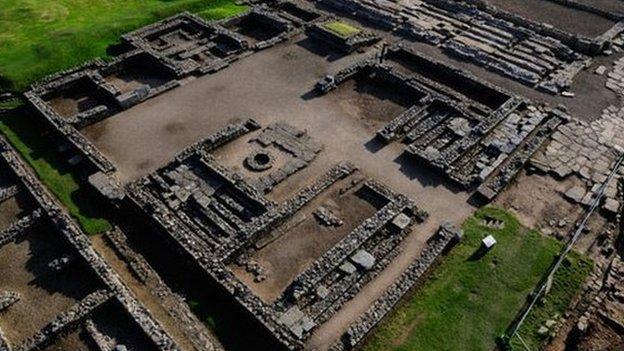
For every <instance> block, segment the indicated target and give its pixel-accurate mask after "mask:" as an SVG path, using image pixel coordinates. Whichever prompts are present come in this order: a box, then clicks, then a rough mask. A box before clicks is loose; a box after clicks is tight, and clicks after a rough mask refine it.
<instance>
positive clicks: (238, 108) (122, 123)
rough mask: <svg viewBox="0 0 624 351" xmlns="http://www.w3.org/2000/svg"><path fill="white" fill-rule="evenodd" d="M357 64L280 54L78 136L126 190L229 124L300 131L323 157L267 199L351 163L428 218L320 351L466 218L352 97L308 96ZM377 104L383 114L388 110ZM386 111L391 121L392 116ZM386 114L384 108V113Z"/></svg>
mask: <svg viewBox="0 0 624 351" xmlns="http://www.w3.org/2000/svg"><path fill="white" fill-rule="evenodd" d="M314 51H315V52H318V50H316V49H314ZM328 58H329V59H328ZM356 59H358V58H357V57H354V56H350V57H346V58H342V59H340V58H337V57H336V56H335V55H333V54H332V53H329V52H320V54H316V53H313V52H311V51H310V47H309V43H305V41H300V42H297V43H295V44H288V43H286V44H282V45H278V46H276V47H274V48H272V49H270V50H266V51H262V52H259V53H256V54H254V55H253V56H251V57H248V58H246V59H243V60H241V61H238V62H236V63H234V64H233V65H232V66H231V67H229V68H227V69H226V70H224V71H221V72H218V73H216V74H214V75H210V76H204V77H201V78H199V79H196V80H194V81H192V82H190V83H188V84H186V85H184V86H182V87H180V88H177V89H175V90H172V91H170V92H168V93H165V94H163V95H160V96H159V97H156V98H154V99H151V100H149V101H147V102H145V103H143V104H141V105H139V106H136V107H134V108H132V109H129V110H127V111H124V112H122V113H120V114H118V115H116V116H114V117H112V118H109V119H107V120H104V121H102V122H100V123H98V124H96V125H94V126H91V127H88V128H86V129H85V130H84V132H85V133H86V135H87V136H88V137H89V138H90V139H92V140H93V141H94V142H95V144H96V146H97V147H98V148H100V150H102V151H103V152H104V154H105V155H106V156H108V157H110V158H111V160H112V161H113V162H114V163H115V164H116V165H118V166H119V172H118V174H117V176H118V177H119V178H120V179H121V180H122V181H123V182H129V181H132V180H134V179H137V178H139V177H141V176H143V175H145V174H147V173H149V172H151V171H153V170H155V169H157V168H158V167H160V166H162V165H164V164H166V163H167V162H169V161H170V160H171V158H172V157H173V156H174V155H175V153H176V152H178V151H180V150H181V149H182V148H183V147H184V146H186V145H189V144H191V143H193V142H195V141H197V140H200V139H202V138H204V137H205V136H207V135H208V134H210V133H213V132H215V131H216V130H218V129H220V128H221V127H223V126H225V125H226V124H227V123H228V122H229V121H232V120H236V119H245V118H249V117H252V118H254V119H256V120H258V121H259V122H260V123H261V124H262V125H268V124H269V123H271V122H272V121H280V120H281V121H284V122H287V123H289V124H291V125H293V126H295V127H297V128H299V129H302V130H307V131H308V133H309V134H310V136H311V137H312V138H314V139H315V140H316V141H318V142H320V143H322V144H323V145H324V146H325V150H324V151H323V152H322V153H321V154H320V155H319V156H318V157H317V158H316V160H315V161H314V162H313V163H312V164H311V165H310V166H309V167H307V168H306V169H304V170H303V171H301V172H299V173H297V174H295V175H294V176H292V177H290V178H289V179H288V180H287V181H285V182H284V183H282V184H281V185H280V186H279V187H278V188H277V189H276V190H275V191H274V194H272V195H271V196H272V197H273V196H275V197H276V198H281V199H284V198H288V197H290V196H292V194H294V191H295V190H296V189H299V188H300V187H301V184H307V183H309V181H310V179H314V178H315V177H317V176H319V175H321V174H322V173H324V172H325V171H326V170H327V169H328V168H329V167H331V166H332V165H334V164H335V163H336V162H338V161H340V160H349V161H351V162H353V163H354V164H355V165H357V166H358V167H360V168H361V169H362V171H363V172H364V173H366V174H367V175H370V176H371V177H373V178H376V179H378V180H380V181H382V182H384V183H385V184H387V185H388V186H390V187H391V188H392V189H394V190H396V191H398V192H401V193H404V194H406V195H407V196H410V197H412V198H413V199H415V200H416V202H417V203H418V204H420V205H422V206H423V207H424V208H425V209H426V210H427V211H429V212H430V213H431V217H430V218H429V220H428V222H427V223H426V224H424V225H420V226H417V227H416V229H415V230H414V232H413V233H412V234H411V235H410V236H409V237H408V239H407V240H406V242H405V245H404V247H403V249H404V252H403V253H402V254H400V255H399V256H398V257H397V259H396V260H395V261H394V262H393V263H392V264H391V265H390V266H389V267H388V268H387V269H386V270H385V271H384V272H382V274H381V275H380V276H378V277H377V279H375V280H374V281H373V282H371V283H370V284H368V285H367V286H366V287H365V288H364V289H363V291H362V293H361V294H359V295H358V296H357V297H356V298H355V299H354V300H353V301H351V302H350V303H348V304H347V305H345V307H344V308H343V309H342V310H341V311H340V312H339V313H338V314H336V316H335V317H334V318H332V319H331V320H330V321H328V322H327V323H326V325H327V327H325V325H324V326H322V327H321V328H319V329H318V331H317V333H316V335H315V336H314V344H315V345H318V346H327V345H328V344H329V343H330V342H331V341H332V340H334V339H335V338H336V337H337V336H338V335H340V333H341V332H342V331H344V330H345V328H346V327H348V325H349V324H350V323H351V322H352V321H353V320H354V319H355V318H357V316H359V314H361V313H362V312H363V311H364V310H365V309H366V308H367V307H368V306H369V305H370V303H371V302H372V301H373V300H374V299H376V298H377V297H379V296H380V294H381V293H382V292H383V290H384V289H385V287H387V286H389V285H390V284H392V283H393V282H394V280H395V279H396V278H397V277H398V276H399V275H400V274H401V272H402V271H403V270H404V269H405V268H406V267H407V266H408V265H409V264H410V263H411V262H412V260H413V259H414V258H416V257H417V256H418V255H419V253H420V251H421V249H422V247H423V244H424V243H425V242H426V240H427V239H428V238H429V237H430V236H431V235H432V234H433V233H434V231H435V229H437V227H438V226H439V225H440V223H441V222H442V221H445V220H450V221H453V222H456V223H461V222H462V221H463V220H464V219H465V218H467V217H468V216H469V215H470V214H471V213H472V211H473V208H472V206H470V205H469V204H468V203H467V198H468V194H466V193H464V192H458V191H455V190H453V189H451V188H449V187H448V186H447V185H445V184H442V183H441V182H440V181H439V179H440V177H439V176H437V175H434V174H431V173H430V172H429V171H427V170H425V169H424V168H422V167H420V166H418V165H415V164H414V163H412V162H410V161H409V160H406V158H405V157H404V156H402V153H403V145H401V144H398V143H395V144H391V145H389V146H386V147H383V148H380V146H379V145H378V144H376V143H375V142H374V141H371V139H372V138H373V136H374V132H375V129H376V128H377V127H378V126H379V125H380V124H379V125H378V124H377V122H375V121H372V122H371V121H370V120H368V121H362V120H361V119H360V118H358V117H357V116H355V115H354V113H353V111H354V109H355V110H356V111H357V109H362V108H363V105H361V103H362V102H361V101H358V99H355V96H356V92H355V90H354V89H353V88H349V87H348V86H347V87H345V88H344V89H341V90H340V91H338V92H337V93H336V94H329V95H327V96H324V97H314V96H313V95H312V94H311V93H310V91H311V90H312V88H313V86H314V84H315V83H316V82H317V81H318V80H319V79H320V78H322V77H323V76H324V75H326V74H328V73H333V72H335V71H337V70H339V69H340V68H341V67H344V66H345V65H348V64H349V63H350V62H353V61H354V60H356ZM375 100H378V99H377V98H375V99H372V100H371V99H369V98H366V101H365V102H364V106H366V104H368V105H370V103H372V108H379V107H378V106H380V105H378V102H375ZM381 100H382V102H380V103H381V104H385V103H386V102H383V99H381ZM358 104H360V105H358ZM386 106H389V107H391V106H393V104H390V105H386ZM364 108H365V107H364ZM391 108H393V111H390V114H392V113H393V112H397V111H399V110H398V109H396V107H391ZM402 108H403V107H401V109H402ZM385 109H387V107H386V108H384V107H382V108H381V112H385ZM364 122H366V123H364ZM226 157H227V156H226ZM239 159H240V156H239Z"/></svg>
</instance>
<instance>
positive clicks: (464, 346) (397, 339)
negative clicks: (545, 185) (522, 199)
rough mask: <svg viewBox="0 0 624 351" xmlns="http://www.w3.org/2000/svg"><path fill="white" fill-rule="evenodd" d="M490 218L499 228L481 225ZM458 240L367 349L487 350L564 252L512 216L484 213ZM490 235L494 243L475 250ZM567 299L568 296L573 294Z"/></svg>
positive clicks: (497, 211)
mask: <svg viewBox="0 0 624 351" xmlns="http://www.w3.org/2000/svg"><path fill="white" fill-rule="evenodd" d="M486 216H487V217H494V218H497V219H500V220H502V221H503V222H504V223H505V225H504V227H503V228H501V229H495V228H490V227H487V226H485V225H484V224H483V219H484V218H486ZM463 229H464V232H465V235H464V238H463V239H462V242H461V243H460V244H458V246H457V247H455V248H454V249H453V251H451V253H449V254H448V256H447V257H446V258H444V260H443V261H442V262H441V263H440V264H439V266H438V267H436V268H435V270H434V271H433V272H432V274H431V276H430V277H429V279H428V280H427V281H426V282H425V283H424V285H423V286H422V287H420V288H419V289H418V290H417V291H416V292H415V293H414V294H413V295H412V296H411V297H410V298H409V299H408V300H407V301H405V302H404V303H403V304H402V305H401V306H400V307H399V308H398V309H397V311H396V312H395V313H394V314H393V315H392V316H390V317H389V318H388V320H387V321H386V322H385V323H384V324H383V325H382V326H381V327H380V328H379V330H378V331H377V332H376V333H375V334H374V335H373V336H372V337H371V340H370V341H369V342H368V343H367V345H365V347H364V350H366V351H377V350H384V351H387V350H401V351H403V350H405V351H407V350H410V351H417V350H492V349H494V347H495V345H496V339H497V338H498V337H499V336H501V335H502V334H503V333H504V332H505V330H506V328H507V327H508V326H509V324H510V322H511V321H512V319H513V318H514V317H515V316H516V314H517V312H518V311H519V310H520V308H521V307H522V306H523V304H524V302H525V301H526V298H527V296H528V295H529V294H530V293H531V291H532V290H533V288H534V287H535V285H536V284H537V283H538V281H539V280H540V278H541V277H542V275H543V274H544V272H545V271H546V270H547V268H548V267H549V266H550V265H551V264H552V262H553V260H554V258H555V256H556V254H557V253H558V252H559V251H560V249H561V248H562V244H561V243H559V242H558V241H556V240H554V239H551V238H547V237H544V236H542V235H541V234H540V233H538V232H537V231H534V230H529V229H527V228H524V227H522V226H521V225H520V223H519V222H518V220H517V219H516V218H515V217H514V216H513V215H511V214H510V213H508V212H506V211H504V210H502V209H498V208H493V207H486V208H483V209H481V210H479V211H477V212H476V213H475V215H474V216H473V217H471V218H469V219H468V220H467V221H466V222H465V223H464V226H463ZM488 234H492V235H494V236H495V238H496V240H497V241H498V243H497V244H496V245H495V246H494V248H492V250H491V251H489V252H487V253H486V254H484V255H481V254H479V252H478V250H479V247H480V245H481V240H482V239H483V238H484V237H485V236H486V235H488ZM571 293H572V294H573V293H574V292H571Z"/></svg>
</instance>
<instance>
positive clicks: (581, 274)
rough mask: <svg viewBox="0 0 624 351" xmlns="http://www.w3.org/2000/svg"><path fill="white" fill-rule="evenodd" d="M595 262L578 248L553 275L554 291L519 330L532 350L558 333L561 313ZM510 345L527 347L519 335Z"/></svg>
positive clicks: (533, 310)
mask: <svg viewBox="0 0 624 351" xmlns="http://www.w3.org/2000/svg"><path fill="white" fill-rule="evenodd" d="M592 265H593V263H592V262H591V261H590V260H589V259H588V258H586V257H584V256H581V255H580V254H578V253H577V252H571V253H570V254H569V255H568V257H566V259H565V260H564V261H563V263H562V265H561V266H560V268H559V270H557V272H556V273H555V275H554V277H553V282H552V286H551V288H550V291H549V292H548V294H547V295H546V296H545V297H544V298H542V299H540V300H539V301H538V303H537V304H536V305H535V307H534V308H533V309H532V310H531V312H530V313H529V315H528V316H527V318H526V319H525V321H524V323H523V324H522V326H521V327H520V329H519V330H518V334H520V337H521V338H522V340H523V341H524V342H525V343H526V344H527V346H528V347H529V348H530V349H531V350H538V349H539V348H540V346H541V345H542V344H543V343H544V342H545V341H547V340H548V339H549V338H550V337H551V335H552V334H554V332H555V331H556V328H557V327H558V325H559V322H560V317H561V316H562V315H563V313H564V312H565V310H566V309H567V308H568V306H570V303H571V302H572V300H573V299H574V297H575V296H576V293H577V292H578V291H579V289H580V288H581V286H582V285H583V282H585V279H587V276H588V275H589V273H590V272H591V269H592ZM540 329H542V333H540ZM509 346H510V347H509V349H511V350H518V351H524V350H526V348H525V347H524V345H522V343H521V342H520V339H518V338H517V337H514V338H513V339H511V340H510V341H509Z"/></svg>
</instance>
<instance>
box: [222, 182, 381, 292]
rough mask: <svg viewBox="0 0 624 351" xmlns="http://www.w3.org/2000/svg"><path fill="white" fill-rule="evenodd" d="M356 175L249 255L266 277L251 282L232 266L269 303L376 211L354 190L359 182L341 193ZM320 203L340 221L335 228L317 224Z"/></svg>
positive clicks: (337, 186)
mask: <svg viewBox="0 0 624 351" xmlns="http://www.w3.org/2000/svg"><path fill="white" fill-rule="evenodd" d="M355 178H360V179H361V176H359V175H355V176H352V177H348V178H346V179H344V180H341V181H340V182H338V183H336V184H334V186H332V187H331V188H330V189H329V190H328V191H325V192H324V193H323V194H321V195H320V196H318V197H317V198H315V199H314V200H313V201H311V202H310V203H309V204H307V205H306V206H305V207H304V208H303V209H302V210H301V211H299V212H298V213H297V214H296V215H295V216H294V217H293V218H291V219H290V220H289V221H287V222H286V223H285V224H284V225H282V226H280V227H279V228H277V229H276V230H275V231H281V233H280V234H281V236H280V237H279V238H278V239H276V240H275V241H273V242H271V243H270V244H268V245H266V246H264V247H263V248H261V249H259V250H258V251H256V252H255V253H254V254H253V255H252V257H251V258H252V259H253V260H255V261H257V262H258V263H259V264H260V265H261V266H262V267H264V268H265V269H266V270H267V279H266V280H265V281H263V282H261V283H254V282H253V277H252V276H251V275H250V274H248V273H246V272H244V269H242V268H240V267H235V266H234V267H232V268H234V272H235V273H236V274H237V275H238V276H239V278H240V279H241V280H242V281H244V282H245V283H247V285H249V286H250V287H251V288H252V289H253V290H254V292H255V293H256V294H257V295H258V296H260V297H261V298H262V299H264V300H265V301H266V302H268V303H271V302H273V301H274V300H275V299H276V298H277V297H279V296H280V295H281V293H282V292H283V291H284V289H285V288H286V287H287V286H288V285H289V284H290V283H291V282H292V281H293V279H294V278H295V277H296V276H297V275H298V274H300V273H301V272H302V271H303V270H304V269H305V268H306V267H307V266H309V265H310V264H312V263H313V262H314V261H315V260H316V259H318V258H319V257H320V256H321V255H323V253H325V252H326V251H327V250H329V249H330V248H331V247H333V246H334V245H335V244H337V243H338V242H339V241H340V240H341V239H342V238H344V237H345V236H347V235H348V234H349V233H350V232H351V231H352V230H353V229H355V227H356V226H358V225H360V224H361V223H362V222H363V221H364V220H365V219H367V218H369V217H371V216H372V215H373V214H374V213H375V212H376V211H377V209H376V208H375V206H374V205H373V204H372V203H370V202H368V201H366V200H365V199H363V198H362V197H360V196H358V195H357V194H356V190H357V189H358V188H359V186H356V188H354V189H352V190H350V191H349V192H346V193H344V194H342V195H341V194H340V192H341V189H346V188H348V187H349V183H350V182H351V181H352V180H354V179H355ZM319 206H324V207H325V208H327V209H330V210H331V211H332V212H333V213H334V214H335V215H336V216H338V218H340V219H341V220H342V221H343V222H344V223H343V225H341V226H339V227H335V228H334V227H325V226H322V225H320V224H319V222H318V221H317V220H316V218H315V217H314V215H313V212H314V211H316V209H318V208H319Z"/></svg>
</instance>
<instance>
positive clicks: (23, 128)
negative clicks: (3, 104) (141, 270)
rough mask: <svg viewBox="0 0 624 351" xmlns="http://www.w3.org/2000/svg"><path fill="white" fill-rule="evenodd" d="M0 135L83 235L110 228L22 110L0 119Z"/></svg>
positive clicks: (99, 211)
mask: <svg viewBox="0 0 624 351" xmlns="http://www.w3.org/2000/svg"><path fill="white" fill-rule="evenodd" d="M0 132H1V133H2V134H4V135H5V136H6V138H7V140H8V141H9V143H11V145H12V146H13V147H14V148H15V149H16V150H17V151H18V152H19V153H20V154H21V155H22V157H23V158H24V160H26V162H27V163H28V164H29V165H30V166H31V167H32V168H33V169H34V170H35V173H36V174H37V176H38V177H39V179H41V181H42V182H43V184H45V185H46V186H47V187H48V189H50V191H51V192H52V193H53V194H54V195H55V196H56V197H57V198H58V199H59V200H60V201H61V202H62V203H63V204H64V205H65V206H66V207H67V209H68V210H69V213H70V214H71V215H72V216H73V217H75V218H76V219H77V220H78V223H79V224H80V226H81V227H82V228H83V230H84V231H85V232H86V233H87V234H97V233H102V232H104V231H106V230H108V229H110V228H111V225H110V223H109V222H108V221H107V220H106V219H104V217H103V214H102V212H101V210H100V206H99V205H98V204H96V203H95V202H94V200H93V196H92V194H89V193H88V190H87V189H86V187H81V186H80V179H81V176H82V175H81V174H78V173H77V172H76V171H75V170H73V169H71V168H70V167H69V165H67V164H66V163H64V162H62V161H61V160H60V159H59V158H58V154H57V153H56V151H55V150H54V148H53V147H51V145H54V143H53V142H52V141H51V140H49V139H48V137H47V135H46V133H45V131H43V130H42V129H41V128H40V126H39V125H38V124H37V123H36V122H34V121H33V120H31V119H29V118H28V115H26V114H25V113H24V112H23V111H22V109H18V110H14V111H13V112H9V113H6V114H5V115H0Z"/></svg>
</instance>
